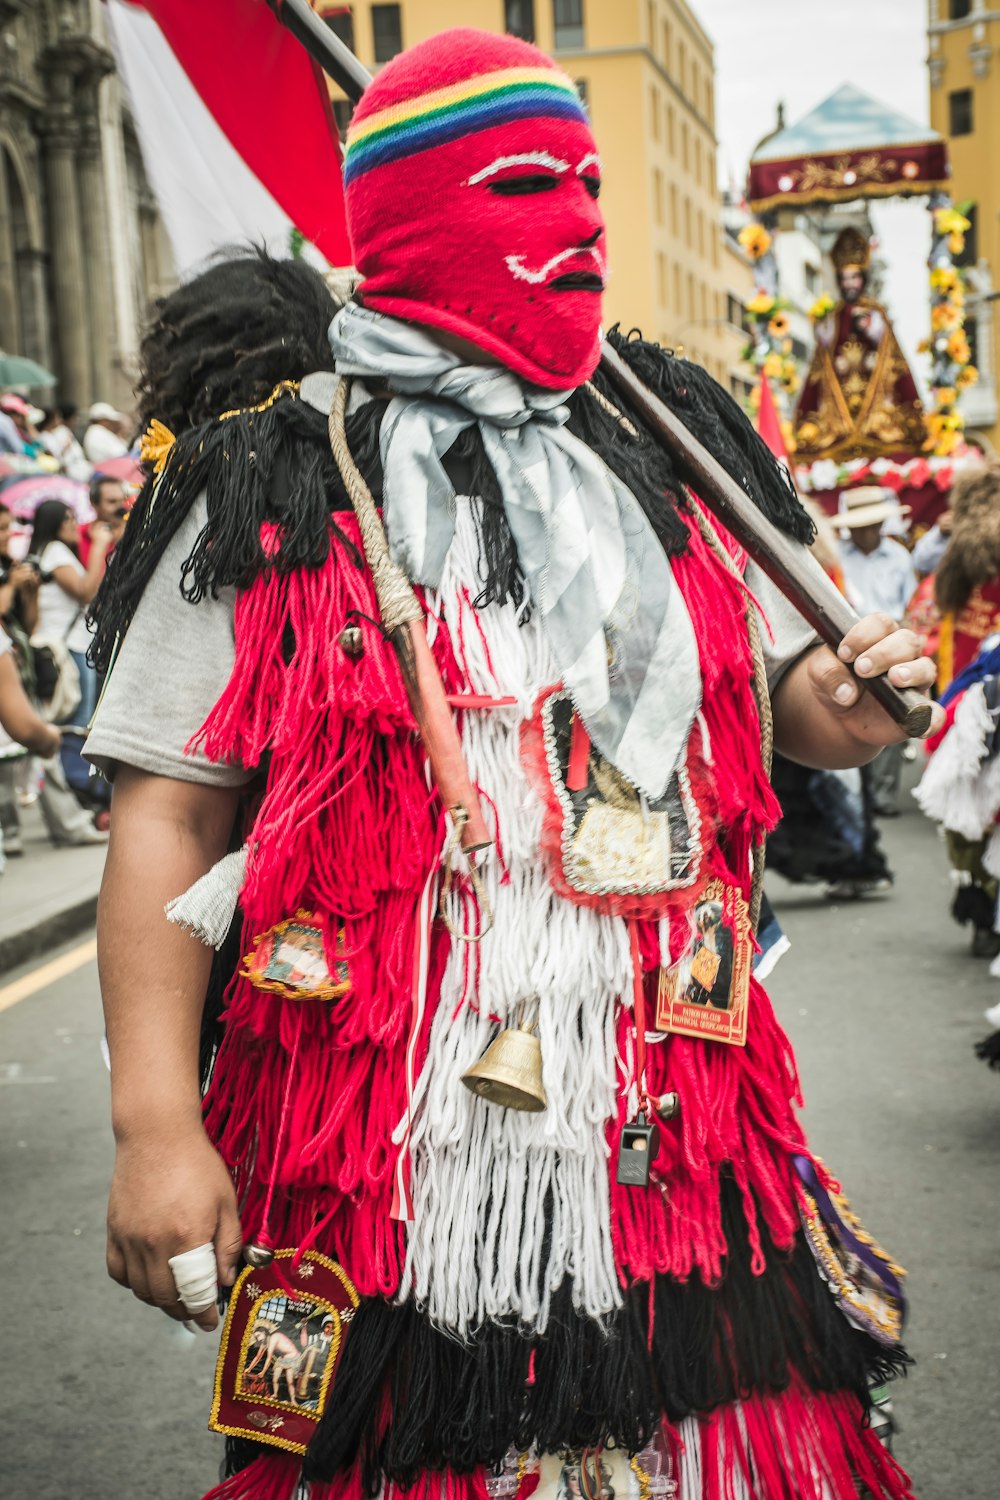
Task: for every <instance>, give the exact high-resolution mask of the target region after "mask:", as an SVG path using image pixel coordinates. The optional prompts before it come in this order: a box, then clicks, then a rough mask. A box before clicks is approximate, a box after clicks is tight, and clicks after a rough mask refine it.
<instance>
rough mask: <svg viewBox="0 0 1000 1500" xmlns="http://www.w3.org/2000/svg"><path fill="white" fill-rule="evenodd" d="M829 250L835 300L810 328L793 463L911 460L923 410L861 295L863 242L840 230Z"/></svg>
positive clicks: (882, 313)
mask: <svg viewBox="0 0 1000 1500" xmlns="http://www.w3.org/2000/svg"><path fill="white" fill-rule="evenodd" d="M831 253H832V259H833V265H834V269H835V271H836V274H837V285H838V287H839V289H840V301H839V302H838V303H837V305H836V307H834V308H833V310H832V311H831V312H830V313H828V314H827V316H826V317H825V318H823V319H822V320H821V321H820V322H819V323H818V324H817V326H816V349H815V352H814V354H813V358H812V364H811V365H810V366H809V374H808V375H807V377H806V381H805V384H804V385H803V387H802V395H801V396H800V397H799V404H798V409H797V411H796V413H795V444H796V452H795V456H796V461H797V462H799V463H812V462H813V461H814V460H815V459H817V458H830V459H834V460H836V461H837V462H843V461H844V460H846V459H851V458H882V457H891V456H893V455H905V456H907V457H912V456H913V454H914V453H919V452H920V450H921V448H922V447H923V443H924V439H925V437H926V436H927V434H926V430H925V427H924V417H923V408H922V406H921V403H920V398H919V396H918V395H917V388H916V385H915V384H914V381H913V376H912V375H911V374H910V370H909V366H908V365H907V363H906V359H905V357H904V355H903V351H902V350H901V349H900V347H899V343H898V342H897V339H896V335H895V334H894V333H893V331H892V324H891V323H890V322H889V318H888V314H887V313H886V310H885V308H884V307H883V306H882V305H881V303H879V302H876V301H875V300H874V299H873V298H872V297H869V296H868V295H867V293H866V287H867V284H868V262H869V257H870V255H871V249H870V246H869V244H868V240H867V238H866V236H865V235H863V234H862V233H861V231H860V230H858V229H853V228H850V229H844V230H842V231H841V233H840V234H839V235H838V236H837V240H836V243H835V244H834V247H833V251H832V252H831Z"/></svg>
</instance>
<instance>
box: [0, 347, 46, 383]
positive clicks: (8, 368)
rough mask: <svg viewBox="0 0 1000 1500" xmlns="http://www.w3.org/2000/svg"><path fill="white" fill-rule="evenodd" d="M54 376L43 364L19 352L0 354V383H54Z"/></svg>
mask: <svg viewBox="0 0 1000 1500" xmlns="http://www.w3.org/2000/svg"><path fill="white" fill-rule="evenodd" d="M55 383H56V377H55V376H54V375H53V374H52V372H51V371H50V370H46V369H45V367H44V366H43V365H36V363H35V361H34V360H33V359H25V358H24V357H23V355H20V354H0V385H3V386H11V385H26V386H29V387H30V386H34V385H55Z"/></svg>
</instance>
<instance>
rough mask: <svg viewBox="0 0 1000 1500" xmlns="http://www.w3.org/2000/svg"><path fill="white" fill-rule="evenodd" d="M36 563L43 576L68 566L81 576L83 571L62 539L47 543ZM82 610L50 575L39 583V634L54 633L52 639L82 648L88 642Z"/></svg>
mask: <svg viewBox="0 0 1000 1500" xmlns="http://www.w3.org/2000/svg"><path fill="white" fill-rule="evenodd" d="M39 565H40V567H41V570H42V573H43V575H44V574H47V573H54V572H55V570H56V568H72V569H73V572H74V573H76V574H78V576H79V577H80V578H82V577H83V575H84V573H85V571H86V569H85V568H84V566H83V563H82V562H81V561H80V559H79V558H78V557H77V555H76V553H75V552H71V551H70V549H69V548H68V547H67V545H66V543H65V542H49V545H48V546H47V547H46V548H45V551H44V552H43V553H42V555H41V557H40V558H39ZM86 612H87V606H86V605H85V604H78V603H77V601H76V600H75V599H71V598H70V596H69V594H67V592H66V590H65V589H64V588H61V587H60V585H59V584H58V583H57V582H56V580H55V579H54V578H53V579H50V580H49V582H48V583H42V584H41V585H40V586H39V589H38V634H39V635H49V636H54V637H55V639H56V640H60V641H65V642H66V645H67V647H68V648H69V650H70V651H86V649H87V647H88V646H89V645H90V632H89V631H88V630H87V622H86V620H85V619H84V615H85V614H86Z"/></svg>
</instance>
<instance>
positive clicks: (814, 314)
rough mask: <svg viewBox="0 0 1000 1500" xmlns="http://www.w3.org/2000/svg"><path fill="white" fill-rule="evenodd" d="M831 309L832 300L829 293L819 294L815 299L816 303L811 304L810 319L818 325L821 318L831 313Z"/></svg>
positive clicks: (832, 306) (832, 305)
mask: <svg viewBox="0 0 1000 1500" xmlns="http://www.w3.org/2000/svg"><path fill="white" fill-rule="evenodd" d="M833 308H834V302H833V298H832V297H831V296H830V293H829V292H821V293H820V295H819V296H818V297H817V298H816V301H815V302H814V303H813V305H812V307H811V308H810V309H809V316H810V318H812V320H813V322H814V323H818V322H819V320H820V319H821V318H825V317H826V315H827V313H829V312H833Z"/></svg>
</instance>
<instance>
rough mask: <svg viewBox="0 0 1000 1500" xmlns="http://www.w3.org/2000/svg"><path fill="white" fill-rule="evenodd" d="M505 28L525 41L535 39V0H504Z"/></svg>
mask: <svg viewBox="0 0 1000 1500" xmlns="http://www.w3.org/2000/svg"><path fill="white" fill-rule="evenodd" d="M503 28H504V31H509V32H510V34H511V36H519V37H520V38H521V40H522V41H523V42H533V41H534V40H535V0H504V7H503Z"/></svg>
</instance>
